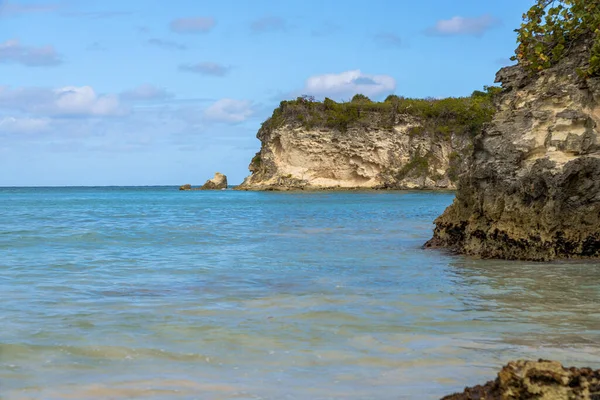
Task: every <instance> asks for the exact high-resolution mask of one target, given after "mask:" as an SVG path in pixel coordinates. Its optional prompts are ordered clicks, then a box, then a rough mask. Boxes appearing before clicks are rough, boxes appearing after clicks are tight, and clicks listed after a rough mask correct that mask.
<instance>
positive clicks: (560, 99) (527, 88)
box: [427, 40, 600, 260]
mask: <svg viewBox="0 0 600 400" xmlns="http://www.w3.org/2000/svg"><path fill="white" fill-rule="evenodd" d="M589 58H590V46H589V43H588V42H586V41H584V40H582V41H581V42H580V43H578V44H577V45H575V46H573V48H572V49H571V50H570V52H569V53H568V54H567V56H566V57H565V58H563V59H562V60H561V61H560V62H559V63H558V64H557V65H555V66H553V67H552V68H550V69H547V70H544V71H542V72H540V73H537V74H531V73H528V72H526V71H525V70H524V69H523V68H522V67H521V66H513V67H508V68H504V69H502V70H501V71H500V72H499V73H498V75H497V81H499V82H501V83H502V87H503V88H504V90H503V91H502V93H501V94H500V95H498V96H497V98H496V99H497V112H496V114H495V117H494V119H493V122H492V123H491V124H490V125H489V126H488V127H487V128H486V129H485V130H484V131H483V133H482V134H481V135H479V136H477V137H476V139H475V143H474V146H475V148H474V152H473V156H472V159H471V161H470V165H469V168H468V172H467V173H466V174H464V175H463V176H461V178H460V182H459V189H458V192H457V197H456V200H455V201H454V203H453V204H452V205H451V206H450V207H449V208H448V209H447V210H446V211H445V212H444V214H443V215H442V216H440V217H439V218H438V219H437V220H436V228H435V232H434V237H433V239H432V240H430V241H429V242H428V244H427V246H429V247H446V248H450V249H452V250H455V251H457V252H460V253H466V254H472V255H477V256H481V257H485V258H506V259H530V260H549V259H554V258H587V257H598V256H600V135H599V133H598V123H599V122H600V79H599V78H597V77H596V78H589V79H585V80H584V79H582V78H580V76H579V75H578V74H577V72H576V71H577V69H578V68H579V67H585V65H586V63H587V62H588V61H589Z"/></svg>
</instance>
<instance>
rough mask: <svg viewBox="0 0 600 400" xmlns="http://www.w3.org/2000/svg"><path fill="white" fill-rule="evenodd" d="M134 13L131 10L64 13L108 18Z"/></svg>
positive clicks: (74, 15) (91, 17)
mask: <svg viewBox="0 0 600 400" xmlns="http://www.w3.org/2000/svg"><path fill="white" fill-rule="evenodd" d="M131 14H133V13H132V12H131V11H70V12H65V13H63V14H62V15H63V16H65V17H74V18H89V19H107V18H115V17H126V16H128V15H131Z"/></svg>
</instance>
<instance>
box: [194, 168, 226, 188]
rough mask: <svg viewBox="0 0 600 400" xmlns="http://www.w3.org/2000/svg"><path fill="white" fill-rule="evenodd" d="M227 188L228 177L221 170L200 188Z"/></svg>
mask: <svg viewBox="0 0 600 400" xmlns="http://www.w3.org/2000/svg"><path fill="white" fill-rule="evenodd" d="M220 189H227V177H226V176H225V175H223V174H222V173H220V172H215V176H214V177H213V178H212V179H209V180H207V181H206V183H205V184H204V185H202V187H201V188H200V190H220Z"/></svg>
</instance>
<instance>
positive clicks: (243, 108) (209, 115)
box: [204, 99, 254, 123]
mask: <svg viewBox="0 0 600 400" xmlns="http://www.w3.org/2000/svg"><path fill="white" fill-rule="evenodd" d="M252 115H254V108H253V105H252V102H251V101H249V100H235V99H221V100H217V101H216V102H214V103H213V104H211V105H210V106H209V107H208V108H207V109H206V110H204V118H205V119H206V120H207V121H211V122H223V123H240V122H244V121H246V120H247V119H248V118H250V117H252Z"/></svg>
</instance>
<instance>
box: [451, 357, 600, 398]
mask: <svg viewBox="0 0 600 400" xmlns="http://www.w3.org/2000/svg"><path fill="white" fill-rule="evenodd" d="M508 399H511V400H519V399H523V400H525V399H531V400H533V399H537V400H576V399H577V400H579V399H581V400H597V399H600V370H596V371H593V370H591V369H589V368H564V367H563V366H562V365H561V364H560V363H558V362H555V361H544V360H539V361H537V362H534V361H515V362H510V363H508V365H507V366H505V367H504V368H502V371H500V373H499V374H498V378H496V380H495V381H490V382H488V383H486V384H485V385H484V386H475V387H472V388H466V389H465V391H464V392H463V393H457V394H453V395H451V396H446V397H444V398H443V399H442V400H508Z"/></svg>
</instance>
